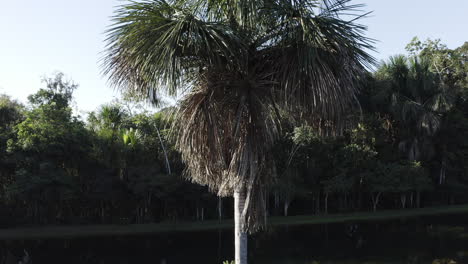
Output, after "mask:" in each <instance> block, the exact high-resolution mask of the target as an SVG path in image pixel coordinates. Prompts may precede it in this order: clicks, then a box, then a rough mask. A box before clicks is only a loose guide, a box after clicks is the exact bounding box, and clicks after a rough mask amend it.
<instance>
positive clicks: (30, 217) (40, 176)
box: [0, 38, 468, 227]
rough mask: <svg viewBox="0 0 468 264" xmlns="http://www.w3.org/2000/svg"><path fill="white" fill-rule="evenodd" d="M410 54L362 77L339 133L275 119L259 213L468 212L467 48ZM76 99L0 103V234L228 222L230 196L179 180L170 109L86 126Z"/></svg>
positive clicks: (68, 94)
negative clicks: (268, 180) (271, 171)
mask: <svg viewBox="0 0 468 264" xmlns="http://www.w3.org/2000/svg"><path fill="white" fill-rule="evenodd" d="M407 51H408V54H407V55H398V56H394V57H391V58H389V59H388V60H387V61H385V62H382V63H381V64H380V65H379V67H378V68H377V69H375V70H372V71H370V72H369V74H368V76H367V78H366V79H365V80H361V81H362V82H363V84H364V85H363V86H364V87H365V88H364V89H363V90H362V91H361V93H360V95H359V98H358V101H359V103H360V106H359V107H356V111H355V112H353V113H349V116H348V119H349V122H348V123H349V124H348V125H346V126H345V127H343V128H342V130H341V133H333V134H330V133H329V131H328V130H327V122H325V121H323V120H311V122H310V124H311V125H304V124H300V123H297V122H295V118H294V117H293V116H287V115H284V116H282V119H283V122H282V123H281V126H284V128H286V129H284V130H286V131H288V132H287V133H284V134H283V135H282V137H281V138H280V139H278V141H277V145H276V147H275V148H274V157H275V159H276V160H275V161H276V162H275V163H276V167H277V168H276V171H277V175H278V176H277V177H276V178H275V179H274V181H273V184H272V185H271V186H270V189H269V192H268V193H267V194H266V195H267V196H268V197H267V198H268V201H269V203H268V213H269V215H288V214H295V215H299V214H326V213H338V212H340V213H341V212H356V211H377V210H382V209H395V208H418V207H428V206H440V205H449V204H460V203H467V202H468V165H467V163H466V160H468V102H467V100H466V96H467V95H468V75H467V73H468V42H467V43H465V44H464V45H463V46H461V47H459V48H456V49H449V48H448V47H447V46H445V45H444V44H442V43H441V42H440V41H439V40H427V41H423V42H422V41H420V40H418V39H417V38H415V39H413V41H412V42H411V43H410V44H408V46H407ZM77 88H78V85H76V84H75V83H73V82H72V81H67V80H66V78H65V77H64V75H63V74H57V75H56V76H52V77H50V78H46V79H45V80H44V88H42V89H40V90H39V91H38V92H37V93H35V94H32V95H30V96H29V97H28V100H29V103H28V104H27V105H23V104H21V103H19V102H17V101H16V100H14V99H12V98H10V97H9V96H8V95H0V226H2V227H10V226H15V225H16V226H18V225H44V224H98V223H102V224H104V223H119V224H127V223H149V222H160V221H181V220H204V219H218V218H232V202H231V201H228V199H232V198H219V197H217V196H216V194H212V193H210V192H209V191H208V189H207V188H206V187H201V186H199V185H196V184H192V183H190V182H189V181H187V180H186V177H185V175H184V164H183V163H182V162H181V159H180V154H179V153H178V152H177V151H175V147H174V143H173V142H174V140H173V138H172V137H171V133H170V132H171V126H172V125H173V120H172V119H171V113H172V110H173V109H172V108H174V107H168V108H165V109H159V110H158V111H145V110H142V109H140V108H137V107H135V106H136V105H138V104H139V102H137V101H138V99H137V98H134V97H132V96H131V95H127V96H126V99H125V100H122V101H116V102H113V103H110V104H107V105H103V106H101V107H100V108H99V109H98V110H97V111H95V112H91V113H89V114H87V117H86V118H82V117H80V116H78V115H76V114H75V113H74V111H73V110H72V108H73V107H72V103H73V92H74V91H75V90H76V89H77ZM278 114H279V115H282V113H278ZM182 125H183V124H182Z"/></svg>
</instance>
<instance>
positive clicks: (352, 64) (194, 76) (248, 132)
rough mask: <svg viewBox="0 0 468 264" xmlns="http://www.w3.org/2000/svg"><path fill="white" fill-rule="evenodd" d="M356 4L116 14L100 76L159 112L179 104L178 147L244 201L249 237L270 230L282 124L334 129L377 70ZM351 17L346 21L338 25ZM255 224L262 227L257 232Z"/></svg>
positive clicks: (207, 178)
mask: <svg viewBox="0 0 468 264" xmlns="http://www.w3.org/2000/svg"><path fill="white" fill-rule="evenodd" d="M349 2H350V0H322V1H318V0H290V1H286V0H208V1H202V0H174V1H162V0H153V1H144V2H141V3H135V2H132V3H130V4H127V5H124V6H121V8H120V9H119V10H118V11H117V13H116V16H115V18H114V20H115V24H114V26H113V27H112V28H111V29H110V30H109V31H108V36H109V37H108V40H107V42H108V49H107V55H106V56H105V58H104V69H105V70H104V73H105V74H107V75H108V76H109V77H110V81H111V82H112V84H114V85H115V86H118V87H120V88H122V89H125V90H127V91H131V92H133V93H134V94H140V95H143V96H145V97H147V98H149V99H151V100H152V101H153V102H155V103H157V102H159V96H160V95H161V94H164V93H166V94H168V95H177V94H181V93H182V94H184V99H183V100H182V101H181V102H180V105H179V107H178V109H179V111H178V113H177V117H178V119H177V120H178V124H179V126H178V127H177V128H178V129H176V130H175V131H176V134H177V143H178V146H179V149H180V150H181V153H182V158H183V160H184V161H185V163H186V165H187V172H188V175H189V176H190V177H191V179H193V180H194V181H195V182H197V183H200V184H203V185H208V186H209V187H210V188H211V189H212V190H214V191H217V192H218V193H219V194H220V195H231V194H232V192H233V190H234V189H236V188H242V189H244V190H245V191H246V193H247V195H246V197H247V199H246V205H245V207H244V210H243V214H244V216H245V217H246V219H247V224H246V226H245V229H246V230H251V231H252V230H255V229H256V228H257V227H259V226H260V225H261V223H262V221H260V220H262V219H264V217H263V216H264V215H265V210H264V209H265V208H264V197H265V193H264V190H265V186H267V185H268V183H269V182H270V181H271V179H272V178H273V177H271V176H274V174H275V170H274V167H275V166H274V164H273V159H272V156H271V146H272V145H273V142H274V140H275V138H276V137H277V135H278V133H279V132H280V129H281V128H280V127H279V125H278V122H277V120H278V118H279V115H280V113H283V112H288V111H295V112H297V110H300V112H301V113H307V114H308V116H317V117H320V118H322V119H325V120H329V123H331V124H335V125H336V124H339V123H340V122H341V120H342V116H343V114H344V113H345V111H347V109H349V107H351V106H353V105H354V104H355V103H356V100H355V94H356V92H357V87H358V81H359V78H360V77H361V76H362V74H363V73H364V72H365V68H366V66H369V65H370V64H372V63H373V62H374V61H373V59H372V57H371V56H370V55H369V54H368V53H367V51H366V50H367V49H372V46H371V43H372V41H371V40H370V39H368V38H366V37H364V36H363V32H364V30H365V27H364V26H362V25H360V24H357V23H356V20H357V19H358V18H360V17H361V16H363V15H361V16H360V15H358V14H357V13H359V10H358V9H359V8H360V7H361V6H360V5H349ZM342 15H345V16H347V17H349V20H344V19H342V18H341V17H340V16H342ZM259 224H260V225H259Z"/></svg>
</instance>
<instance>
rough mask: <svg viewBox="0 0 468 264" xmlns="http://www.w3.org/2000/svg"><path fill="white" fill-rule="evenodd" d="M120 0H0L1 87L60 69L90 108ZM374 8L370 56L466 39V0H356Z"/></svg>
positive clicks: (16, 94)
mask: <svg viewBox="0 0 468 264" xmlns="http://www.w3.org/2000/svg"><path fill="white" fill-rule="evenodd" d="M120 3H121V1H119V0H80V1H70V0H40V1H39V0H21V1H19V0H0V34H1V37H0V93H6V94H8V95H11V96H12V97H13V98H17V99H19V100H20V101H23V102H24V101H26V97H27V95H29V94H31V93H34V92H35V91H37V90H38V88H39V87H41V82H40V80H41V77H42V76H45V75H50V74H51V73H53V72H55V71H62V72H63V73H65V74H66V75H67V76H68V77H70V78H71V79H73V80H74V81H75V82H77V83H79V84H80V87H79V89H78V90H77V91H76V93H75V97H76V102H77V105H78V108H79V109H81V110H85V111H89V110H94V109H96V107H97V106H99V105H100V104H103V103H106V102H109V101H111V100H112V99H113V97H115V96H117V95H118V93H117V92H114V91H113V90H112V89H111V88H110V87H108V86H107V85H106V81H105V78H104V77H102V76H101V74H100V67H99V63H98V61H99V58H100V56H101V55H100V52H101V51H102V50H103V49H104V38H105V36H104V34H103V32H104V31H105V29H106V27H107V26H108V25H109V17H110V16H111V15H112V12H113V10H114V7H115V6H116V5H118V4H120ZM353 3H364V4H366V5H367V6H366V8H365V10H367V11H373V14H372V15H371V17H369V18H366V19H363V20H362V21H361V22H362V23H363V24H366V25H367V26H368V27H369V31H368V34H367V36H369V37H371V38H374V39H377V40H378V41H379V42H378V43H376V48H377V50H378V52H379V53H376V54H374V55H375V57H376V58H377V59H379V60H380V59H385V58H387V57H388V56H389V55H394V54H397V53H403V52H404V51H405V50H404V48H405V45H406V44H407V43H408V42H409V41H410V40H411V39H412V37H414V36H419V38H420V39H426V38H441V39H442V41H443V42H444V43H446V44H447V45H448V46H449V47H450V48H455V47H458V46H460V45H462V44H463V43H464V42H465V41H468V0H446V1H440V0H391V1H390V0H356V1H354V2H353Z"/></svg>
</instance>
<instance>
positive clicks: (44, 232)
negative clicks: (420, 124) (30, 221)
mask: <svg viewBox="0 0 468 264" xmlns="http://www.w3.org/2000/svg"><path fill="white" fill-rule="evenodd" d="M463 213H468V204H466V205H457V206H446V207H430V208H421V209H405V210H386V211H378V212H375V213H374V212H363V213H352V214H329V215H303V216H288V217H271V218H269V219H268V224H269V225H271V226H281V225H314V224H332V223H346V222H360V221H379V220H391V219H405V218H411V217H420V216H434V215H452V214H463ZM232 227H233V220H232V219H231V220H223V221H221V222H220V221H216V220H211V221H203V222H163V223H154V224H138V225H85V226H43V227H27V228H12V229H0V240H35V239H54V238H58V239H64V238H83V237H109V236H137V235H148V234H157V233H161V232H191V231H208V230H218V229H229V228H232Z"/></svg>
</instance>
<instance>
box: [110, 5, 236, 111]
mask: <svg viewBox="0 0 468 264" xmlns="http://www.w3.org/2000/svg"><path fill="white" fill-rule="evenodd" d="M114 21H115V24H114V25H113V27H112V28H110V29H109V30H108V32H107V34H108V39H107V43H108V45H107V52H106V53H107V56H105V57H104V58H103V68H104V74H105V75H108V76H109V79H110V82H111V84H112V85H114V86H115V87H119V88H121V89H125V90H130V91H133V92H134V93H135V94H144V95H146V96H147V97H149V98H150V99H152V100H153V101H155V102H157V101H158V96H159V94H158V93H162V92H163V91H164V92H165V93H167V94H168V95H171V96H174V95H177V92H178V91H179V90H180V89H181V88H182V87H186V86H187V85H190V83H191V82H192V81H193V76H194V75H196V74H198V73H199V72H200V71H203V70H205V69H206V68H209V67H211V66H213V67H225V68H227V69H231V68H232V67H236V65H235V63H232V62H233V61H236V60H237V59H242V58H243V56H242V54H243V53H244V51H243V50H244V48H243V47H242V45H241V43H240V42H239V40H238V39H237V37H236V36H235V35H234V34H232V31H231V30H230V29H229V27H227V26H225V25H223V24H217V23H210V22H206V21H204V20H203V19H201V18H197V17H196V16H195V15H194V10H192V9H189V8H187V7H185V8H183V7H181V6H180V5H178V4H174V3H172V4H169V3H167V2H165V1H161V0H158V1H145V2H142V3H133V4H129V5H125V6H123V7H121V9H119V10H118V11H117V12H116V16H115V17H114Z"/></svg>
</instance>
